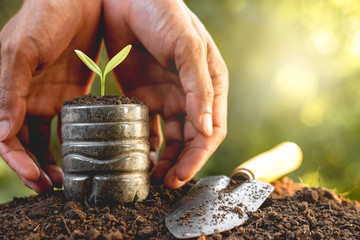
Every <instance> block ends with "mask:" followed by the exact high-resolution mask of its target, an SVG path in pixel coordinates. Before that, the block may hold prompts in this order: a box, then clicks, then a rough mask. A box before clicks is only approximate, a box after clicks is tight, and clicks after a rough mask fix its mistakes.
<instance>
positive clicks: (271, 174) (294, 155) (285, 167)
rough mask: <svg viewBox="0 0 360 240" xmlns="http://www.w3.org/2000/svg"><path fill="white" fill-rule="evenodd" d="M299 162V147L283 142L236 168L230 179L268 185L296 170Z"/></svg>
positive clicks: (300, 158)
mask: <svg viewBox="0 0 360 240" xmlns="http://www.w3.org/2000/svg"><path fill="white" fill-rule="evenodd" d="M301 162H302V152H301V149H300V147H299V146H298V145H297V144H296V143H293V142H283V143H281V144H279V145H277V146H276V147H274V148H273V149H270V150H269V151H266V152H264V153H261V154H259V155H257V156H255V157H253V158H251V159H250V160H248V161H246V162H244V163H243V164H241V165H240V166H238V167H237V168H236V169H235V170H234V171H233V173H232V175H231V177H237V176H243V177H246V178H248V179H251V178H255V179H257V180H259V181H263V182H268V183H270V182H273V181H275V180H276V179H278V178H280V177H282V176H284V175H285V174H287V173H290V172H292V171H294V170H295V169H297V168H298V167H299V166H300V164H301Z"/></svg>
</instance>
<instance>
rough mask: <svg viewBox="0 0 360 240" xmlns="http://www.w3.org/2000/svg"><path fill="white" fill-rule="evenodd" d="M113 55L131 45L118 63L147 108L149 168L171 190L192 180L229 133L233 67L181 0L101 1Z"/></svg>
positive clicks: (130, 92)
mask: <svg viewBox="0 0 360 240" xmlns="http://www.w3.org/2000/svg"><path fill="white" fill-rule="evenodd" d="M104 22H105V31H106V33H105V44H106V48H107V51H108V53H109V55H110V56H113V55H115V53H117V52H118V51H119V50H120V49H121V48H123V47H124V46H125V45H127V44H132V45H133V49H132V51H131V53H130V54H129V56H128V58H127V59H126V61H124V62H123V63H122V65H121V66H119V67H117V68H116V69H115V73H116V76H117V79H118V82H119V84H120V86H121V88H122V90H123V91H124V93H125V94H126V95H127V96H135V97H137V98H140V99H142V100H143V101H145V102H146V103H147V104H148V105H149V109H150V122H149V125H150V139H149V141H150V145H151V151H152V152H151V154H150V158H151V160H153V161H154V159H156V158H157V153H158V152H159V148H160V146H161V143H162V141H163V139H162V134H161V126H160V117H159V116H161V117H162V118H163V120H164V135H165V149H164V150H163V152H162V154H161V156H160V158H159V160H158V162H157V164H156V165H155V167H154V169H153V170H152V177H153V178H155V179H161V178H163V177H164V183H165V184H166V185H167V186H168V187H170V188H178V187H180V186H182V185H183V184H184V183H185V182H186V181H188V180H190V179H191V178H192V177H193V176H194V175H195V174H196V172H197V171H199V170H200V168H201V167H202V166H203V165H204V164H205V162H206V161H207V159H208V158H209V157H210V156H211V154H212V153H213V152H214V151H215V150H216V148H217V147H218V146H219V144H220V143H221V142H222V140H223V139H224V137H225V135H226V119H227V93H228V72H227V68H226V65H225V63H224V61H223V59H222V57H221V55H220V53H219V51H218V49H217V47H216V46H215V43H214V42H213V40H212V38H211V36H210V35H209V33H208V32H207V31H206V29H205V27H204V26H203V25H202V24H201V22H200V21H199V20H198V18H197V17H196V16H195V15H194V14H193V13H192V12H191V11H190V10H189V9H188V8H187V6H186V5H185V4H184V2H183V1H181V0H173V1H169V0H147V1H140V0H135V1H134V0H121V1H120V0H104Z"/></svg>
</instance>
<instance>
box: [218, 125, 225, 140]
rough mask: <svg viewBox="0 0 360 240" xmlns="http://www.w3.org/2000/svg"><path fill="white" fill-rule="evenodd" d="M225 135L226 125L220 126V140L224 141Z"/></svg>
mask: <svg viewBox="0 0 360 240" xmlns="http://www.w3.org/2000/svg"><path fill="white" fill-rule="evenodd" d="M226 135H227V127H226V126H223V127H220V128H219V133H218V136H219V140H220V142H222V141H224V139H225V138H226Z"/></svg>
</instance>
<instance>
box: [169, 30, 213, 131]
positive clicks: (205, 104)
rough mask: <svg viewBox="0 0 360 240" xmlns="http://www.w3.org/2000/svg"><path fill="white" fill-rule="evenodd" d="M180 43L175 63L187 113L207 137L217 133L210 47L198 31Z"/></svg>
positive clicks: (188, 33)
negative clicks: (213, 109)
mask: <svg viewBox="0 0 360 240" xmlns="http://www.w3.org/2000/svg"><path fill="white" fill-rule="evenodd" d="M182 36H183V37H180V38H179V39H178V41H180V43H178V44H176V46H177V48H176V49H175V62H176V66H177V69H178V71H179V76H180V80H181V83H182V86H183V88H184V91H185V94H186V112H187V114H188V116H189V118H190V121H191V122H192V124H193V125H194V127H195V128H196V129H197V130H198V131H199V132H201V133H202V134H203V135H205V136H211V135H212V133H213V121H212V108H213V100H214V89H213V86H212V82H211V77H210V74H209V70H208V64H207V58H206V46H204V43H203V42H202V40H201V38H200V37H199V35H198V34H197V33H196V32H195V31H191V30H187V31H185V32H184V33H183V35H182Z"/></svg>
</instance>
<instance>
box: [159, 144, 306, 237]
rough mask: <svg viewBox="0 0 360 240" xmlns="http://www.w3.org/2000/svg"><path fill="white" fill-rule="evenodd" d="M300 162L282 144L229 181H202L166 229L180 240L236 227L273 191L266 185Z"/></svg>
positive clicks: (299, 154)
mask: <svg viewBox="0 0 360 240" xmlns="http://www.w3.org/2000/svg"><path fill="white" fill-rule="evenodd" d="M301 162H302V152H301V150H300V148H299V147H298V146H297V145H296V144H295V143H292V142H284V143H281V144H280V145H278V146H276V147H275V148H273V149H271V150H269V151H267V152H264V153H262V154H260V155H258V156H256V157H254V158H252V159H250V160H248V161H246V162H245V163H243V164H241V165H240V166H239V167H237V168H236V169H235V170H234V171H233V173H232V175H231V178H229V177H227V176H209V177H205V178H203V179H201V180H199V181H198V182H197V183H196V184H195V185H194V186H193V188H191V189H190V190H189V192H188V193H187V194H186V195H185V196H184V197H182V198H181V199H180V200H179V201H178V202H176V203H175V205H174V207H173V208H172V210H171V211H170V212H169V213H168V214H167V216H166V218H165V223H166V226H167V228H168V229H169V231H170V232H171V233H172V234H173V235H174V236H175V237H176V238H180V239H186V238H194V237H199V236H202V235H209V234H213V233H216V232H222V231H226V230H229V229H232V228H234V227H236V226H239V225H241V224H243V223H244V222H245V221H246V220H247V219H248V214H247V213H248V212H253V211H256V210H257V209H258V208H259V207H260V206H261V204H262V203H263V202H264V201H265V200H266V199H267V198H268V196H269V195H270V194H271V192H272V191H273V190H274V187H273V186H272V185H271V184H269V183H270V182H272V181H274V180H276V179H278V178H279V177H281V176H283V175H285V174H287V173H289V172H291V171H293V170H295V169H297V168H298V167H299V166H300V164H301Z"/></svg>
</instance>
